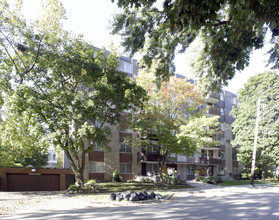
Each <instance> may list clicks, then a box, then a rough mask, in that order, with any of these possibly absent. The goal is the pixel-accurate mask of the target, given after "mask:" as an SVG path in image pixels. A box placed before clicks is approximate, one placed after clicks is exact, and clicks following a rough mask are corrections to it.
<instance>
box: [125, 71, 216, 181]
mask: <svg viewBox="0 0 279 220" xmlns="http://www.w3.org/2000/svg"><path fill="white" fill-rule="evenodd" d="M150 75H151V74H150V73H149V72H147V73H146V72H145V73H142V74H140V76H139V77H138V78H137V83H138V84H139V85H141V86H143V87H144V88H145V89H146V90H147V93H148V97H149V99H148V100H147V101H146V102H145V105H144V108H143V110H142V111H139V112H136V113H134V114H133V117H132V118H131V119H129V120H131V122H132V129H133V130H134V131H138V132H139V133H140V134H141V136H140V137H139V138H138V140H137V144H138V145H140V146H142V145H144V146H146V147H147V150H148V148H150V147H155V148H156V150H157V152H158V163H159V168H160V175H161V178H162V168H163V165H164V163H165V162H166V159H167V157H168V156H170V154H177V155H185V156H189V155H193V154H194V152H195V151H196V150H197V148H201V147H203V146H210V145H215V144H216V142H214V141H213V140H212V138H211V137H210V136H212V134H213V132H214V129H209V126H211V127H216V126H217V125H218V116H216V117H211V118H206V117H205V116H204V112H202V111H201V112H197V111H198V107H199V106H200V105H201V104H203V103H204V101H203V99H202V96H201V93H200V92H199V91H198V90H197V89H196V87H195V85H194V84H191V83H190V82H187V81H186V79H181V78H176V77H171V78H170V80H169V81H168V82H163V83H162V84H161V86H160V88H159V89H158V88H157V86H156V85H155V84H154V82H153V79H152V76H150ZM129 120H128V121H129Z"/></svg>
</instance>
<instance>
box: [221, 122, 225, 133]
mask: <svg viewBox="0 0 279 220" xmlns="http://www.w3.org/2000/svg"><path fill="white" fill-rule="evenodd" d="M221 131H225V125H224V124H223V123H221Z"/></svg>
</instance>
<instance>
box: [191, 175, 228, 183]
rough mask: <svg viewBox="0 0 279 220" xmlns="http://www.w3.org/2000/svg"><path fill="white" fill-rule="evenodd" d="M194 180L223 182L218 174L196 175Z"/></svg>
mask: <svg viewBox="0 0 279 220" xmlns="http://www.w3.org/2000/svg"><path fill="white" fill-rule="evenodd" d="M196 181H198V182H204V183H209V184H219V183H222V182H224V181H223V179H222V177H220V176H198V177H196Z"/></svg>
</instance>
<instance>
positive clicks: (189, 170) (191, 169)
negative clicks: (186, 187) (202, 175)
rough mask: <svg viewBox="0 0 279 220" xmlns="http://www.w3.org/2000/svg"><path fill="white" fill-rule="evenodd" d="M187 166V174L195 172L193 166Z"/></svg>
mask: <svg viewBox="0 0 279 220" xmlns="http://www.w3.org/2000/svg"><path fill="white" fill-rule="evenodd" d="M187 168H188V174H195V168H194V166H187Z"/></svg>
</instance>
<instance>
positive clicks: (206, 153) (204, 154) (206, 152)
mask: <svg viewBox="0 0 279 220" xmlns="http://www.w3.org/2000/svg"><path fill="white" fill-rule="evenodd" d="M201 156H202V157H207V156H209V157H213V150H201Z"/></svg>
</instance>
